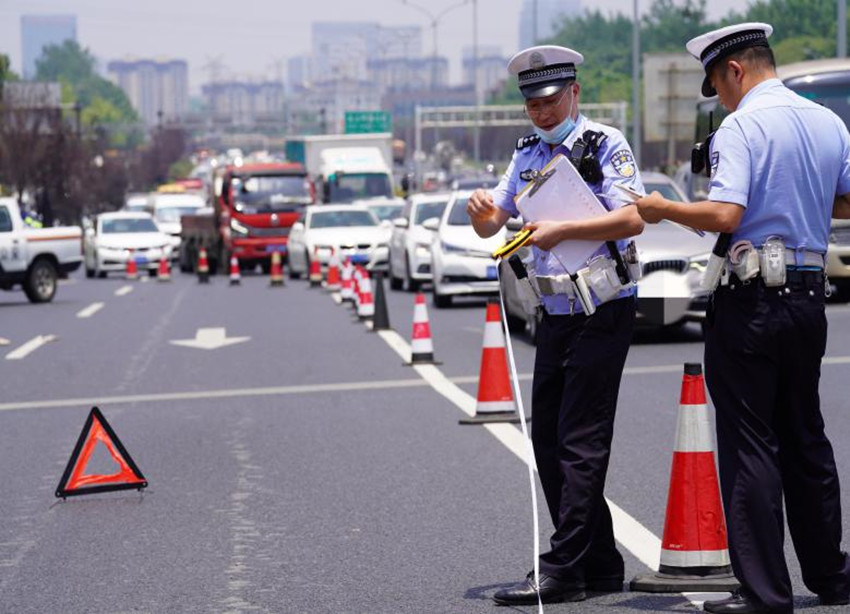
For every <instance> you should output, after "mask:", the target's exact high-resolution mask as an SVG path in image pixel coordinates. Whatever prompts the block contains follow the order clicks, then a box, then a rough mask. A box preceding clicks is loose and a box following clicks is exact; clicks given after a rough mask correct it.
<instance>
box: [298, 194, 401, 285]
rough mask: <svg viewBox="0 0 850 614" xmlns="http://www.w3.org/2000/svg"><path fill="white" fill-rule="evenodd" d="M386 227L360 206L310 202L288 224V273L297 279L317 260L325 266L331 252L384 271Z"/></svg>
mask: <svg viewBox="0 0 850 614" xmlns="http://www.w3.org/2000/svg"><path fill="white" fill-rule="evenodd" d="M389 233H390V231H389V228H388V227H387V225H386V224H381V223H380V222H379V221H378V218H376V217H375V215H374V214H373V213H372V212H371V211H369V209H367V208H366V207H365V206H361V205H311V206H309V207H307V208H306V209H305V210H304V212H303V213H302V217H301V219H300V220H299V221H297V222H296V223H295V224H293V226H292V230H291V231H290V233H289V245H288V246H287V251H288V254H289V255H288V259H289V274H290V276H291V277H293V278H295V279H297V278H298V277H300V276H301V275H306V274H307V273H309V272H310V262H311V261H312V260H314V259H317V260H318V261H319V263H320V264H321V265H322V267H326V266H327V265H328V262H329V261H330V258H331V253H332V252H334V251H335V252H336V253H337V254H338V255H339V257H340V262H342V261H343V260H344V259H345V257H346V256H348V257H349V258H350V259H351V261H352V262H353V263H355V264H362V265H363V266H365V267H366V268H367V269H369V270H383V271H386V270H387V259H388V256H389V250H388V247H387V244H388V242H389Z"/></svg>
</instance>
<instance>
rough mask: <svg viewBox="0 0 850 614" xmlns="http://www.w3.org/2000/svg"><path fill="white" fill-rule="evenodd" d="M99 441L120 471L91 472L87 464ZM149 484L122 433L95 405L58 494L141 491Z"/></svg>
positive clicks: (60, 483)
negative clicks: (121, 436)
mask: <svg viewBox="0 0 850 614" xmlns="http://www.w3.org/2000/svg"><path fill="white" fill-rule="evenodd" d="M98 442H100V443H102V444H103V445H105V446H106V449H107V450H108V451H109V455H110V456H112V459H113V460H114V461H115V462H116V463H118V467H119V470H118V472H116V473H110V474H106V475H98V474H87V473H86V472H85V471H86V465H88V462H89V460H90V459H91V456H92V453H93V452H94V450H95V447H97V444H98ZM147 485H148V482H147V480H145V476H143V475H142V472H141V471H139V468H138V467H136V463H134V462H133V459H132V458H131V457H130V454H129V453H128V452H127V450H126V449H125V448H124V445H123V444H122V443H121V440H120V439H118V435H116V434H115V431H113V430H112V427H111V426H109V423H108V422H107V421H106V418H104V417H103V414H102V413H100V410H99V409H98V408H97V407H92V410H91V412H90V413H89V417H88V418H87V419H86V423H85V425H83V430H82V432H81V433H80V437H79V439H77V445H76V446H75V447H74V452H73V453H72V454H71V458H70V459H69V460H68V466H67V467H65V473H63V474H62V479H61V480H60V481H59V486H57V487H56V496H57V497H62V498H63V499H64V498H65V497H73V496H75V495H87V494H91V493H96V492H107V491H111V490H130V489H137V490H141V489H143V488H145V487H146V486H147Z"/></svg>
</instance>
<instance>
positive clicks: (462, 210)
mask: <svg viewBox="0 0 850 614" xmlns="http://www.w3.org/2000/svg"><path fill="white" fill-rule="evenodd" d="M468 202H469V199H468V198H458V199H457V200H456V201H455V204H454V205H452V210H451V211H450V212H449V226H469V225H470V224H472V220H470V219H469V214H468V213H467V212H466V204H467V203H468Z"/></svg>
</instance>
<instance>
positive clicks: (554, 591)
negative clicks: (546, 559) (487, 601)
mask: <svg viewBox="0 0 850 614" xmlns="http://www.w3.org/2000/svg"><path fill="white" fill-rule="evenodd" d="M537 592H538V591H537V586H535V584H534V572H531V573H530V574H528V575H527V576H526V578H525V581H524V582H520V583H519V584H516V585H514V586H512V587H510V588H505V589H502V590H500V591H498V592H497V593H496V594H495V595H493V601H495V602H496V603H498V604H499V605H534V604H535V603H537ZM586 598H587V597H586V595H585V594H584V589H582V588H576V587H575V585H574V584H568V583H567V582H563V581H561V580H558V579H557V578H553V577H552V576H547V575H545V574H540V601H542V602H543V603H559V602H561V601H584V600H585V599H586Z"/></svg>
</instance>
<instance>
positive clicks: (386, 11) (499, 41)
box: [0, 0, 741, 92]
mask: <svg viewBox="0 0 850 614" xmlns="http://www.w3.org/2000/svg"><path fill="white" fill-rule="evenodd" d="M415 1H416V3H417V4H419V5H423V6H425V7H427V8H428V9H430V10H431V11H432V12H433V13H439V12H441V11H442V10H443V9H445V8H448V7H450V6H452V5H454V4H458V2H459V0H415ZM521 4H522V1H521V0H478V24H479V44H481V45H498V46H500V47H501V49H502V53H503V54H504V55H505V56H510V55H511V54H513V53H514V52H515V51H516V50H517V45H518V40H519V34H518V31H519V26H518V19H519V11H520V6H521ZM640 4H641V9H642V10H643V8H645V7H648V6H649V5H650V2H649V1H648V0H641V3H640ZM708 4H709V7H710V8H709V16H710V17H712V18H715V17H719V16H721V15H724V14H726V13H727V12H728V11H729V10H730V9H731V8H732V7H734V6H736V5H738V6H739V5H740V4H741V2H740V0H737V1H736V0H711V2H709V3H708ZM582 6H584V7H588V6H593V7H595V8H599V9H601V10H602V11H604V12H622V13H626V14H631V12H632V6H633V4H632V1H631V0H582ZM45 13H48V14H49V13H72V14H76V16H77V37H78V40H79V41H80V43H81V44H82V45H83V46H84V47H88V48H89V49H90V50H91V51H92V52H93V53H94V54H95V55H96V56H97V57H98V59H99V60H100V61H101V63H102V64H104V65H105V63H106V62H108V61H109V60H113V59H119V58H123V57H126V56H136V57H160V56H166V57H173V58H181V59H185V60H187V61H188V62H189V73H190V76H189V78H190V88H191V90H192V91H193V92H194V91H198V90H199V89H200V84H201V83H202V82H205V81H206V80H207V76H208V75H207V73H205V72H204V71H203V69H202V66H203V65H204V64H206V63H207V60H208V59H209V58H214V57H217V56H221V59H222V61H223V62H224V65H225V71H224V72H225V74H229V75H235V76H239V77H243V76H245V77H250V76H254V77H261V76H265V75H269V76H271V75H273V74H274V68H273V64H274V62H275V61H276V60H280V59H285V58H288V57H291V56H295V55H299V54H302V53H307V52H309V50H310V42H311V41H310V24H311V22H313V21H369V22H378V23H380V24H382V25H387V26H391V25H422V26H424V27H423V47H424V49H423V51H424V52H425V53H431V30H430V29H429V24H430V22H429V21H428V19H427V18H426V17H425V15H424V14H423V13H421V12H419V11H416V10H414V9H412V8H410V7H408V6H405V5H404V4H402V0H0V52H2V53H7V54H8V55H9V56H10V57H11V59H12V66H13V69H14V70H15V71H16V72H19V73H20V70H21V32H20V18H21V15H23V14H45ZM621 42H622V41H612V44H621ZM438 45H439V51H440V55H446V56H448V58H449V62H450V66H451V79H452V81H453V82H454V81H457V80H458V79H459V77H460V54H461V49H462V48H463V47H466V46H471V45H472V6H471V4H470V5H469V6H463V7H460V8H458V9H456V10H453V11H452V12H450V13H449V14H448V15H446V16H445V17H444V18H443V19H442V20H441V21H440V23H439V28H438Z"/></svg>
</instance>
